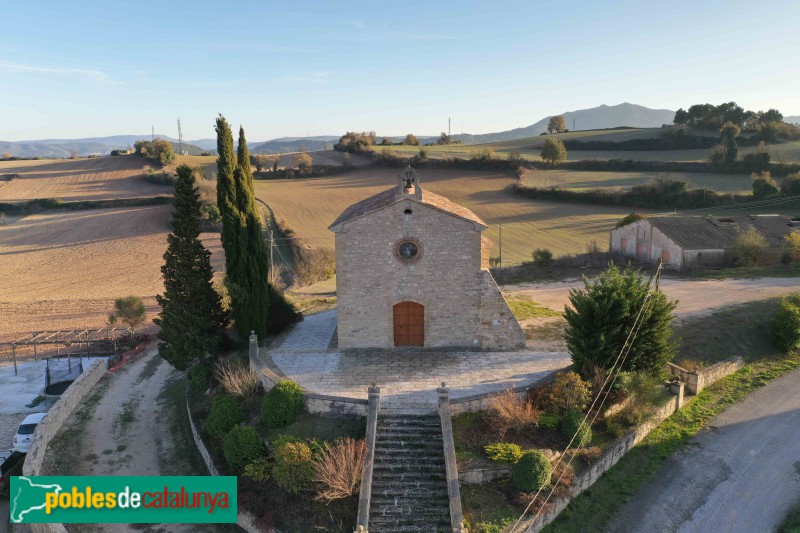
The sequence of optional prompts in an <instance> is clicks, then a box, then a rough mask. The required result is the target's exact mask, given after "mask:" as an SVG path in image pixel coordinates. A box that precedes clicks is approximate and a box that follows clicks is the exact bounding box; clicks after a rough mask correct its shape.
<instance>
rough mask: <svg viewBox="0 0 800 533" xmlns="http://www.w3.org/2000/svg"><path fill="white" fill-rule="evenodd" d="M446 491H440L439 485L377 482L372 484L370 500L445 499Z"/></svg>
mask: <svg viewBox="0 0 800 533" xmlns="http://www.w3.org/2000/svg"><path fill="white" fill-rule="evenodd" d="M446 495H447V493H446V491H443V490H442V486H441V483H438V482H437V483H430V484H425V483H423V484H420V485H416V486H409V484H407V483H397V482H381V484H380V485H379V484H378V483H377V480H375V482H373V484H372V499H374V498H377V497H383V496H391V497H397V498H439V497H445V499H447V498H446Z"/></svg>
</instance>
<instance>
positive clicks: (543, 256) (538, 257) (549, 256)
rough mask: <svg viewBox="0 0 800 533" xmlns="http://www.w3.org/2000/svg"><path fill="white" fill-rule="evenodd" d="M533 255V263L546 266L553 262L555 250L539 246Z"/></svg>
mask: <svg viewBox="0 0 800 533" xmlns="http://www.w3.org/2000/svg"><path fill="white" fill-rule="evenodd" d="M531 255H532V256H533V264H534V265H536V266H540V267H546V266H550V264H551V263H552V262H553V252H551V251H550V250H548V249H547V248H537V249H535V250H534V251H533V253H532V254H531Z"/></svg>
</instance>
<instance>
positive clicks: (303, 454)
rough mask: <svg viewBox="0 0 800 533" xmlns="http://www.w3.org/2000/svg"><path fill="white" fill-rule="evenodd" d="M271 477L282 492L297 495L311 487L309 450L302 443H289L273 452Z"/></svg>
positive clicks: (311, 462)
mask: <svg viewBox="0 0 800 533" xmlns="http://www.w3.org/2000/svg"><path fill="white" fill-rule="evenodd" d="M274 459H275V465H274V466H273V467H272V477H273V478H274V479H275V482H276V483H277V484H278V486H279V487H281V488H282V489H283V490H285V491H287V492H289V493H291V494H297V493H298V492H301V491H303V490H305V489H307V488H308V487H309V486H310V485H311V480H312V479H313V478H314V461H313V457H312V454H311V448H309V447H308V445H306V444H304V443H302V442H289V443H286V444H284V445H282V446H280V447H279V448H276V449H275V451H274Z"/></svg>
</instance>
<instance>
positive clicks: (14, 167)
mask: <svg viewBox="0 0 800 533" xmlns="http://www.w3.org/2000/svg"><path fill="white" fill-rule="evenodd" d="M146 165H147V162H146V160H145V159H143V158H141V157H138V156H133V155H130V156H119V157H98V158H94V159H75V160H65V159H51V160H35V161H0V202H21V201H25V200H31V199H34V198H59V199H61V200H64V201H79V200H110V199H115V198H137V197H141V196H156V195H161V194H170V193H171V189H170V188H169V187H165V186H163V185H154V184H152V183H148V182H146V181H144V179H143V177H144V175H145V166H146ZM13 174H18V175H19V177H15V178H13V179H10V180H9V179H4V178H3V176H8V175H13Z"/></svg>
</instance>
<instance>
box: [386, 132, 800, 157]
mask: <svg viewBox="0 0 800 533" xmlns="http://www.w3.org/2000/svg"><path fill="white" fill-rule="evenodd" d="M661 131H662V130H661V128H642V129H638V128H631V129H628V128H625V129H617V130H590V131H575V132H569V133H559V134H555V135H541V136H536V137H526V138H524V139H516V140H513V141H502V142H496V143H487V144H453V145H448V146H388V147H383V146H375V147H373V149H374V150H375V151H378V152H380V151H381V150H383V149H387V150H392V151H395V152H398V153H402V154H406V155H411V154H416V153H418V152H419V150H420V149H424V150H427V151H428V157H431V158H444V157H467V158H468V157H470V155H471V154H472V153H473V152H480V151H481V150H486V149H492V150H494V151H495V153H496V156H497V157H499V158H505V157H507V155H508V154H509V153H511V152H517V153H519V154H521V155H522V156H523V157H524V158H525V159H528V160H531V161H541V160H542V158H541V151H542V146H543V145H544V141H545V140H546V139H560V140H563V141H566V140H590V139H591V140H593V141H615V142H621V141H628V140H631V139H637V138H648V137H655V136H657V135H659V134H660V133H661ZM692 133H693V134H697V135H700V134H702V133H701V132H692ZM754 150H755V148H753V147H747V148H741V149H740V150H739V155H740V156H744V155H746V154H748V153H751V152H753V151H754ZM770 153H771V154H772V160H773V162H776V163H780V162H783V163H796V162H800V141H792V142H787V143H781V144H776V145H773V146H770ZM707 156H708V150H706V149H702V150H652V151H626V152H623V151H595V150H569V151H568V154H567V160H569V161H579V160H584V159H600V160H607V159H633V160H639V161H706V159H707Z"/></svg>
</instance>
